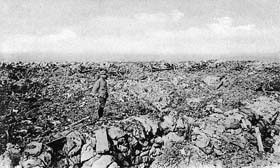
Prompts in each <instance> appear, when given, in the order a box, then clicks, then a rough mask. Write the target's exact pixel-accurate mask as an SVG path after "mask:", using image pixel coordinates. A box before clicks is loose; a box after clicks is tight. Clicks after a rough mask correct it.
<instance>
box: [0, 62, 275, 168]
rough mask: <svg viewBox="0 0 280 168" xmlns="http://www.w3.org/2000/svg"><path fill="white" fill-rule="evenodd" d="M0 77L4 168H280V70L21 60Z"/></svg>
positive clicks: (1, 69) (255, 65)
mask: <svg viewBox="0 0 280 168" xmlns="http://www.w3.org/2000/svg"><path fill="white" fill-rule="evenodd" d="M101 69H107V70H108V72H109V79H108V84H109V88H110V92H109V94H110V96H109V99H108V101H107V104H106V108H105V117H104V118H103V119H101V120H97V114H96V107H97V105H98V101H97V99H96V98H94V97H92V96H90V93H91V90H92V87H93V84H94V82H95V81H96V76H97V75H98V73H99V71H100V70H101ZM0 74H1V76H0V77H1V80H0V92H1V94H0V100H1V106H0V121H1V122H0V128H1V129H0V154H2V155H1V156H0V167H1V168H2V167H4V168H6V167H7V168H10V167H16V166H17V167H23V168H33V167H34V168H35V167H36V168H39V167H40V168H49V167H50V168H52V167H53V168H62V167H74V168H102V167H104V168H106V167H109V168H117V167H140V168H144V167H151V168H161V167H181V168H183V167H265V166H277V165H278V164H279V165H280V135H279V131H280V119H279V118H278V115H279V112H280V96H279V94H280V64H277V63H261V62H250V61H246V62H245V61H244V62H237V61H227V62H219V61H204V62H183V63H166V62H149V63H106V64H95V63H40V64H39V63H21V62H18V63H1V64H0Z"/></svg>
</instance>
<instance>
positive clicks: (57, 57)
mask: <svg viewBox="0 0 280 168" xmlns="http://www.w3.org/2000/svg"><path fill="white" fill-rule="evenodd" d="M211 59H218V60H222V61H230V60H236V61H237V60H240V61H247V60H250V61H261V62H280V52H277V53H267V54H224V55H211V54H205V55H198V54H181V55H158V54H154V55H152V54H151V55H148V54H146V55H145V54H135V55H133V54H88V53H85V54H71V53H69V54H58V53H20V54H3V53H0V61H1V62H2V61H4V62H18V61H22V62H104V61H109V62H114V61H115V62H146V61H171V62H181V61H202V60H211Z"/></svg>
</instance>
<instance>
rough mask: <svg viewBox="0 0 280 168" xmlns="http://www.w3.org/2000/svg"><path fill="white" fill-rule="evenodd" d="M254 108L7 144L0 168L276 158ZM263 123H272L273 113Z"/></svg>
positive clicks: (275, 142) (272, 128)
mask: <svg viewBox="0 0 280 168" xmlns="http://www.w3.org/2000/svg"><path fill="white" fill-rule="evenodd" d="M258 100H259V99H258ZM258 100H257V101H258ZM256 104H257V103H256ZM256 104H251V105H248V106H246V107H244V108H243V109H234V110H230V111H225V112H222V113H221V110H218V109H216V111H217V112H218V113H213V114H211V115H209V116H208V117H205V118H203V119H197V120H194V119H193V118H190V117H188V116H185V115H181V114H179V113H176V112H174V111H172V112H170V113H169V114H168V115H166V116H163V117H162V119H155V118H153V119H152V118H151V117H150V116H148V115H143V116H137V117H129V118H127V119H124V120H121V121H119V122H115V123H114V124H113V125H106V124H103V125H101V126H98V127H94V129H95V130H94V131H91V132H90V133H89V132H88V133H87V132H83V131H74V130H72V131H70V130H69V131H64V132H62V133H61V134H59V136H60V137H59V136H58V138H57V139H56V140H54V141H52V142H49V143H46V144H42V143H40V142H30V143H29V144H27V145H26V146H25V147H24V149H23V152H21V150H20V149H19V147H18V146H16V145H12V144H7V149H6V152H5V153H4V154H3V155H1V161H0V163H1V164H2V166H3V167H5V168H6V167H7V168H10V167H15V166H16V165H18V167H22V168H33V167H34V168H36V167H41V168H47V167H53V168H60V167H71V168H100V167H104V168H118V167H139V168H145V167H152V168H157V167H174V166H175V167H176V166H177V167H186V166H194V165H195V164H197V163H201V164H202V165H203V164H208V166H209V164H212V167H217V168H218V167H223V165H225V164H226V163H224V162H223V157H226V155H225V154H226V153H228V152H229V150H239V151H243V152H248V150H249V149H250V150H249V152H252V153H251V154H255V155H257V154H259V153H260V152H272V153H275V154H279V153H280V150H279V148H280V147H279V144H280V143H279V142H280V140H279V139H280V138H279V131H280V130H279V127H277V124H273V123H271V121H270V120H266V119H265V118H260V111H257V112H255V111H256V110H254V108H256ZM274 105H275V106H278V105H280V103H279V104H278V105H277V103H275V102H274ZM268 107H269V108H271V107H270V106H268ZM213 108H214V107H213ZM262 108H265V107H263V106H262ZM270 110H271V109H270ZM257 116H258V117H257ZM268 118H273V113H271V115H270V116H269V115H268ZM276 120H277V119H276ZM275 123H276V122H275ZM255 128H259V130H260V132H261V134H260V138H261V143H262V145H263V147H264V150H265V151H260V149H259V144H258V139H257V137H256V133H255V132H254V130H255ZM271 133H272V134H271ZM209 159H210V160H212V159H214V162H213V163H212V162H211V161H210V160H209ZM203 160H204V162H205V163H203ZM207 160H208V161H207ZM251 162H253V160H252V161H251ZM246 164H248V163H247V162H246ZM202 165H201V166H202ZM244 165H245V163H244Z"/></svg>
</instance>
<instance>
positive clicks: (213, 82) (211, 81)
mask: <svg viewBox="0 0 280 168" xmlns="http://www.w3.org/2000/svg"><path fill="white" fill-rule="evenodd" d="M203 81H204V82H205V83H206V84H207V85H208V86H212V87H217V86H218V84H219V81H220V78H219V77H217V76H207V77H205V78H204V79H203Z"/></svg>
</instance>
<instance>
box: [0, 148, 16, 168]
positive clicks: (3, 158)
mask: <svg viewBox="0 0 280 168" xmlns="http://www.w3.org/2000/svg"><path fill="white" fill-rule="evenodd" d="M0 167H1V168H13V165H12V160H11V158H10V156H9V154H8V152H5V153H3V154H2V155H0Z"/></svg>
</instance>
